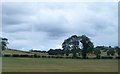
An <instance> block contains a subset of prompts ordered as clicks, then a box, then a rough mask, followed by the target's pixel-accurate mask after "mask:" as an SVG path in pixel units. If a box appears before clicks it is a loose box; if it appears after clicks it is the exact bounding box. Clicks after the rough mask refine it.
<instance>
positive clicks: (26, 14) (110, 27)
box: [2, 3, 117, 50]
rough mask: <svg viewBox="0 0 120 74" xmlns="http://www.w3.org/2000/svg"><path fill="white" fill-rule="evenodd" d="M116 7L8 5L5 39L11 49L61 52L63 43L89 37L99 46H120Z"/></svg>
mask: <svg viewBox="0 0 120 74" xmlns="http://www.w3.org/2000/svg"><path fill="white" fill-rule="evenodd" d="M100 5H101V6H100ZM116 6H117V5H116V4H112V3H110V4H109V3H107V4H106V3H100V4H99V6H98V3H97V5H96V3H91V4H90V3H27V4H25V3H13V4H8V3H6V4H4V6H3V8H4V9H3V16H2V19H3V35H4V36H5V37H7V38H8V39H9V40H10V43H11V44H10V45H9V47H11V48H19V49H22V48H21V47H23V48H26V49H31V48H39V49H43V50H44V49H45V50H47V49H50V48H57V47H58V48H61V44H62V42H63V40H64V39H66V38H67V37H69V36H71V35H73V34H77V35H82V34H86V35H88V36H89V37H91V39H92V40H93V42H94V43H95V45H101V44H103V45H104V44H105V45H116V44H117V40H116V39H114V38H116V36H117V31H115V30H114V29H117V23H116V22H117V20H116V18H117V14H116V13H117V12H116V11H117V8H116ZM111 7H112V8H111ZM113 8H114V10H115V11H113ZM111 33H114V35H111ZM109 36H111V37H109ZM108 37H109V38H108ZM104 38H108V39H109V40H111V41H110V42H109V41H107V40H104ZM101 39H103V40H101ZM46 41H47V43H46ZM102 41H103V42H102ZM28 43H29V45H26V44H28ZM33 45H35V46H33Z"/></svg>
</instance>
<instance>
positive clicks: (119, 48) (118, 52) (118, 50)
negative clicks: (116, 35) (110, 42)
mask: <svg viewBox="0 0 120 74" xmlns="http://www.w3.org/2000/svg"><path fill="white" fill-rule="evenodd" d="M114 49H115V50H116V52H117V54H118V56H120V47H118V46H116V47H114Z"/></svg>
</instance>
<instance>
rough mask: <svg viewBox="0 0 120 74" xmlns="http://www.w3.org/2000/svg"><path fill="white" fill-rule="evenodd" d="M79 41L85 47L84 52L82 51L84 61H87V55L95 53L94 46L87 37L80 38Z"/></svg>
mask: <svg viewBox="0 0 120 74" xmlns="http://www.w3.org/2000/svg"><path fill="white" fill-rule="evenodd" d="M79 40H80V42H81V43H82V45H83V50H82V56H83V59H86V58H87V53H89V52H92V51H93V48H94V45H93V43H92V42H91V41H90V39H89V38H88V37H87V36H86V35H82V36H79Z"/></svg>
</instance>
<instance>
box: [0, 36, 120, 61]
mask: <svg viewBox="0 0 120 74" xmlns="http://www.w3.org/2000/svg"><path fill="white" fill-rule="evenodd" d="M80 43H81V44H82V48H80ZM7 44H8V39H7V38H2V37H0V47H1V49H2V51H3V50H5V49H7ZM101 50H103V52H106V53H107V56H114V55H115V53H117V54H118V56H120V48H119V47H118V46H116V47H111V46H109V47H106V46H96V47H95V46H94V44H93V42H92V41H91V40H90V38H89V37H87V36H86V35H82V36H77V35H72V36H71V37H69V38H67V39H65V40H64V41H63V43H62V49H49V50H48V51H37V50H30V52H42V53H48V54H49V55H61V56H63V55H66V56H69V55H70V54H72V57H73V58H78V56H82V58H83V59H87V58H88V55H89V54H94V55H96V58H98V59H100V58H101Z"/></svg>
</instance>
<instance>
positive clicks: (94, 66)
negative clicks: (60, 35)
mask: <svg viewBox="0 0 120 74" xmlns="http://www.w3.org/2000/svg"><path fill="white" fill-rule="evenodd" d="M117 71H118V60H115V59H111V60H97V59H96V60H92V59H85V60H83V59H53V58H13V57H4V58H3V72H117Z"/></svg>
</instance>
